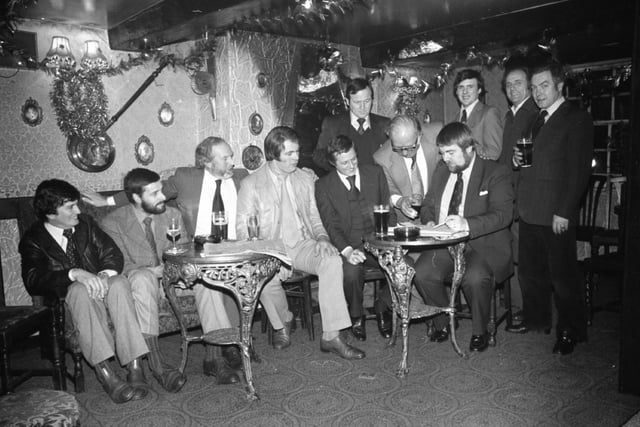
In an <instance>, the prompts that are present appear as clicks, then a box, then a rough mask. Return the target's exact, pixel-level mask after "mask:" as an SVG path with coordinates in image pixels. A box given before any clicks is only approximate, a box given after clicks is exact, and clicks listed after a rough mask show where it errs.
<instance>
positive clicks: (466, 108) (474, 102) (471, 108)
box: [458, 99, 480, 123]
mask: <svg viewBox="0 0 640 427" xmlns="http://www.w3.org/2000/svg"><path fill="white" fill-rule="evenodd" d="M478 102H480V100H479V99H476V100H475V101H473V102H472V103H471V105H469V106H468V107H463V108H461V109H460V111H459V112H458V120H460V117H461V116H462V110H467V123H468V122H469V117H470V116H471V112H472V111H473V109H474V108H475V106H476V104H477V103H478Z"/></svg>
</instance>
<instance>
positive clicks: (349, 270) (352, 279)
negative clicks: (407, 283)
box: [342, 252, 391, 319]
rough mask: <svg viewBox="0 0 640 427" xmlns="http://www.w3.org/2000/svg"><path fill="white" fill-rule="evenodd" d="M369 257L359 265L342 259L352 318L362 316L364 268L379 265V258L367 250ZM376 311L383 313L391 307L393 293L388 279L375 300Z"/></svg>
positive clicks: (345, 289) (344, 281)
mask: <svg viewBox="0 0 640 427" xmlns="http://www.w3.org/2000/svg"><path fill="white" fill-rule="evenodd" d="M365 255H366V256H367V259H366V260H365V261H364V262H363V263H362V264H358V265H353V264H350V263H349V262H348V261H347V260H346V259H344V258H343V259H342V272H343V276H344V278H343V285H344V296H345V298H346V300H347V305H348V306H349V315H350V316H351V317H352V318H354V319H355V318H358V317H362V316H363V314H364V308H363V307H362V293H363V292H362V290H363V289H364V268H365V267H379V266H380V265H379V264H378V260H376V259H375V258H374V257H373V255H371V254H370V253H369V252H365ZM374 306H375V307H374V308H375V310H376V313H381V312H383V311H386V310H390V309H391V293H390V291H389V285H388V284H387V282H386V281H384V282H383V283H382V285H381V286H380V289H379V290H378V299H377V300H376V301H375V302H374Z"/></svg>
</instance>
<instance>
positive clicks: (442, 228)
mask: <svg viewBox="0 0 640 427" xmlns="http://www.w3.org/2000/svg"><path fill="white" fill-rule="evenodd" d="M398 225H400V226H407V227H418V228H420V237H432V238H434V239H442V240H446V239H455V238H458V237H463V236H466V235H467V234H469V232H467V231H455V230H452V229H451V228H449V226H447V224H444V223H442V224H437V225H435V226H433V225H431V226H430V225H422V224H413V223H410V222H407V223H404V222H401V223H399V224H398ZM393 230H394V227H389V235H391V236H393Z"/></svg>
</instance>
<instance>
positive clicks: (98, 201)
mask: <svg viewBox="0 0 640 427" xmlns="http://www.w3.org/2000/svg"><path fill="white" fill-rule="evenodd" d="M82 201H84V202H85V203H88V204H90V205H91V206H95V207H96V208H101V207H103V206H107V198H106V197H104V196H103V195H102V194H100V193H98V192H97V191H93V190H84V191H83V192H82Z"/></svg>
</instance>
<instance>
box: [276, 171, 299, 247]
mask: <svg viewBox="0 0 640 427" xmlns="http://www.w3.org/2000/svg"><path fill="white" fill-rule="evenodd" d="M278 179H279V180H280V199H281V201H282V203H281V206H280V207H281V209H282V213H281V223H280V232H281V235H282V242H283V243H284V244H285V245H287V246H289V247H294V246H295V245H296V244H297V243H298V242H299V241H301V240H302V239H303V234H302V232H301V231H300V229H299V228H298V221H297V219H296V208H295V206H294V204H293V202H292V201H291V198H290V197H289V192H288V191H287V186H286V182H287V181H286V179H287V177H278Z"/></svg>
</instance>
